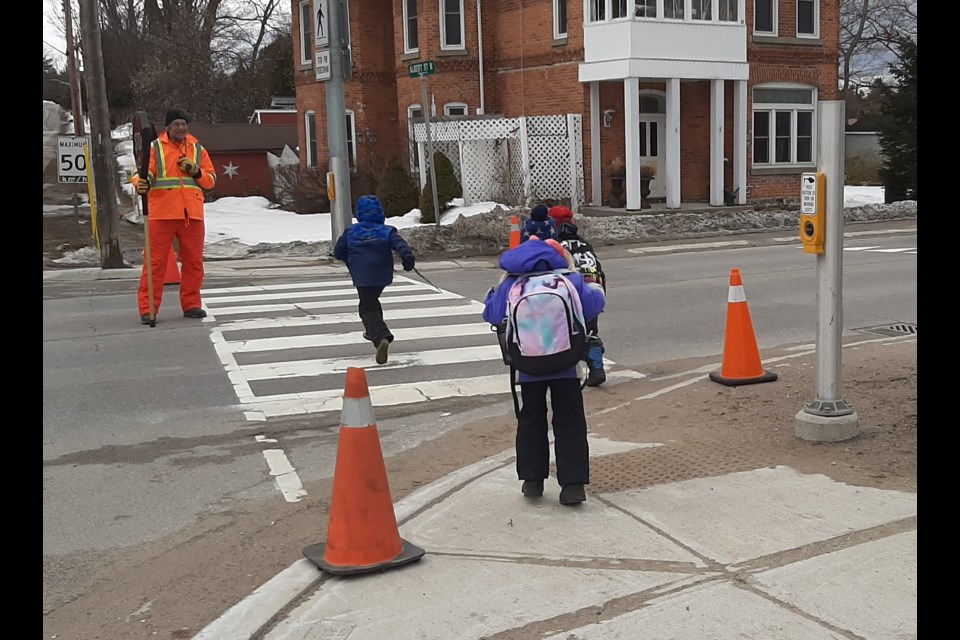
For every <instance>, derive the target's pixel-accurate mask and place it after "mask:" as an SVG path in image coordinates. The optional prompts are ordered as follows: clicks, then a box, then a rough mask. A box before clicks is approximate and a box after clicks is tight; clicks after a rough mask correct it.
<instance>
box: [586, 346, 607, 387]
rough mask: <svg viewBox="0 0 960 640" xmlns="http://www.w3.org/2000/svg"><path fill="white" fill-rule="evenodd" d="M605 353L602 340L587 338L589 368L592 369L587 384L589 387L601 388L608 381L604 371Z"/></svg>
mask: <svg viewBox="0 0 960 640" xmlns="http://www.w3.org/2000/svg"><path fill="white" fill-rule="evenodd" d="M603 352H604V349H603V341H601V340H600V338H598V337H597V336H590V337H589V338H587V367H588V368H589V369H590V374H589V375H588V376H587V382H586V385H587V386H588V387H599V386H600V385H601V384H603V383H604V382H606V380H607V374H606V372H605V371H604V370H603Z"/></svg>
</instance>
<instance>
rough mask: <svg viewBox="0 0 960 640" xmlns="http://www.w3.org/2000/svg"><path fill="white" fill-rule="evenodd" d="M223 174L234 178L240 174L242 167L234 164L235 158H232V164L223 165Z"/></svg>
mask: <svg viewBox="0 0 960 640" xmlns="http://www.w3.org/2000/svg"><path fill="white" fill-rule="evenodd" d="M223 175H225V176H227V177H228V178H230V179H231V180H233V176H238V175H240V167H239V166H237V165H235V164H233V160H231V161H230V164H225V165H223Z"/></svg>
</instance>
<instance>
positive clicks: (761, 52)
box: [291, 0, 839, 209]
mask: <svg viewBox="0 0 960 640" xmlns="http://www.w3.org/2000/svg"><path fill="white" fill-rule="evenodd" d="M291 2H292V7H293V31H294V33H295V34H297V37H295V47H294V56H295V66H296V89H297V92H296V93H297V95H296V103H297V114H298V116H299V118H298V120H299V121H298V130H299V138H300V141H301V145H300V148H301V149H305V150H306V153H302V154H301V162H302V163H304V164H305V165H307V166H321V167H323V166H325V165H326V119H325V118H326V117H325V112H324V102H325V84H324V83H323V82H318V81H317V80H316V77H315V73H314V68H313V64H314V47H315V35H314V32H315V30H316V28H317V22H316V13H315V7H314V4H315V3H316V4H317V5H318V6H319V5H322V6H323V7H324V8H325V7H326V5H327V4H328V3H329V6H330V7H331V8H332V7H333V6H334V0H291ZM342 12H343V13H342V15H343V21H342V24H344V25H347V28H346V29H345V32H346V33H347V34H348V35H347V36H345V38H346V40H347V43H346V44H347V47H348V51H349V57H350V59H351V62H352V66H351V76H350V78H349V79H348V80H347V82H346V84H345V98H346V108H347V110H348V111H347V116H346V117H347V132H348V151H349V154H350V164H351V167H352V168H353V169H354V171H357V172H362V171H363V170H364V169H363V168H364V167H366V166H368V164H367V163H368V162H370V161H371V160H372V159H374V158H384V157H388V156H390V155H393V154H396V155H398V156H399V157H401V158H404V159H405V160H406V161H407V162H409V165H410V170H411V172H417V171H418V161H417V157H416V156H417V148H416V145H415V144H413V143H412V142H411V139H412V137H413V136H412V132H413V123H414V122H416V121H417V120H418V118H420V117H422V115H423V111H422V110H423V108H424V107H425V106H426V107H427V108H430V109H431V114H432V115H435V116H436V117H437V118H438V119H443V117H444V116H449V117H451V118H457V117H460V118H477V117H481V116H482V117H487V118H489V117H491V116H492V115H502V116H505V117H516V116H544V115H561V114H569V113H574V114H581V115H582V122H583V126H582V138H583V139H582V153H583V158H582V164H583V176H584V178H583V181H584V194H585V200H586V201H587V202H590V203H593V204H605V203H606V202H607V201H608V195H607V193H608V191H609V184H610V183H609V174H610V167H609V165H610V162H611V160H613V159H614V158H618V159H622V161H623V163H624V164H625V169H626V181H625V190H626V206H627V208H628V209H637V208H639V203H640V185H639V180H637V179H631V177H632V176H636V177H639V175H640V167H641V166H643V165H651V166H652V167H654V168H655V170H656V178H655V179H654V180H653V181H652V182H651V183H650V189H651V194H650V197H651V198H653V199H662V200H663V201H664V202H665V203H666V206H667V208H675V207H679V206H680V205H681V203H687V202H703V203H710V204H712V205H722V204H723V203H724V191H728V192H730V193H736V194H737V195H736V196H735V200H736V202H737V203H739V204H744V203H747V202H758V201H762V200H766V199H773V198H785V199H790V200H793V199H796V198H797V197H798V196H799V174H800V173H802V172H804V171H811V170H814V169H815V167H816V164H817V158H816V153H817V131H816V128H817V101H818V100H836V99H838V68H837V63H838V52H839V0H440V1H439V2H423V1H422V0H419V1H418V0H343V8H342ZM424 60H432V61H434V62H435V64H436V69H437V71H436V74H435V75H433V76H430V77H429V87H430V95H429V101H430V104H429V105H422V104H421V102H422V98H421V87H420V81H419V80H418V79H416V78H410V77H408V72H407V69H408V65H409V64H411V63H413V62H417V61H424Z"/></svg>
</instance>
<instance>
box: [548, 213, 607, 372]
mask: <svg viewBox="0 0 960 640" xmlns="http://www.w3.org/2000/svg"><path fill="white" fill-rule="evenodd" d="M549 215H550V218H551V219H552V220H553V222H554V224H556V226H557V235H558V236H559V240H560V244H562V245H563V248H564V249H566V250H567V251H569V252H570V255H571V256H573V264H574V267H575V268H576V270H577V273H580V274H582V275H587V274H589V275H591V276H593V278H594V279H595V280H596V281H597V283H599V284H600V286H602V287H603V291H604V293H606V291H607V276H606V274H604V272H603V266H602V265H601V264H600V258H598V257H597V254H596V253H595V252H594V250H593V245H591V244H590V243H589V242H588V241H587V239H586V238H584V237H582V236H581V235H580V232H579V230H578V229H577V225H576V224H574V222H573V211H571V210H570V209H569V208H568V207H564V206H556V207H550V211H549ZM587 332H588V333H589V334H590V337H589V338H588V339H587V366H588V367H589V369H590V374H589V375H588V376H587V382H586V385H587V386H588V387H598V386H600V385H601V384H603V383H604V382H606V380H607V373H606V371H604V370H603V352H604V348H603V341H602V340H600V327H599V320H598V319H597V318H594V319H593V320H588V321H587Z"/></svg>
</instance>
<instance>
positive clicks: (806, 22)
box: [797, 0, 820, 37]
mask: <svg viewBox="0 0 960 640" xmlns="http://www.w3.org/2000/svg"><path fill="white" fill-rule="evenodd" d="M817 13H818V12H817V0H797V36H798V37H803V36H810V37H817V35H818V31H819V30H818V29H817V26H818V25H819V22H820V20H819V19H818V16H817Z"/></svg>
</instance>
